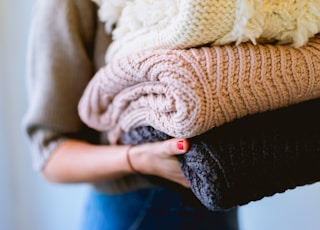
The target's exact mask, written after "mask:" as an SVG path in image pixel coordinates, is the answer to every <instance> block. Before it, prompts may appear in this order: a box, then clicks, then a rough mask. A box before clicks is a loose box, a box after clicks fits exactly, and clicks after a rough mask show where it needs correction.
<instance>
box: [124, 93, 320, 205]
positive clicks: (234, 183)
mask: <svg viewBox="0 0 320 230" xmlns="http://www.w3.org/2000/svg"><path fill="white" fill-rule="evenodd" d="M319 106H320V99H317V100H314V101H309V102H305V103H301V104H298V105H295V106H291V107H288V108H283V109H279V110H276V111H273V112H266V113H262V114H256V115H252V116H247V117H245V118H242V119H239V120H236V121H234V122H231V123H228V124H225V125H223V126H221V127H219V128H216V129H213V130H211V131H209V132H207V133H205V134H202V135H200V136H198V137H194V138H191V139H190V143H191V145H190V150H189V151H188V152H187V153H186V154H185V155H184V156H179V161H180V164H181V168H182V170H183V172H184V174H185V176H186V178H187V180H188V181H189V183H190V186H191V189H192V192H193V193H194V195H195V196H196V197H197V198H198V199H199V201H200V202H201V203H202V204H203V205H204V206H206V207H207V208H208V209H210V210H220V209H230V208H233V207H236V206H239V205H243V204H247V203H249V202H251V201H256V200H260V199H262V198H263V197H266V196H272V195H274V194H276V193H282V192H284V191H286V190H288V189H294V188H295V187H297V186H302V185H307V184H312V183H315V182H317V181H320V172H319V168H320V121H319V117H320V110H319ZM168 138H170V137H169V136H168V135H166V134H164V133H162V132H160V131H157V130H155V129H153V128H151V127H139V128H136V129H134V130H131V131H130V132H128V133H124V134H123V135H122V142H123V143H126V144H134V145H135V144H139V143H144V142H153V141H159V140H166V139H168ZM147 178H148V179H149V180H150V181H151V182H153V183H155V184H162V185H165V186H169V187H170V188H171V189H175V190H178V191H179V190H181V193H183V194H184V195H185V197H186V198H185V200H188V201H189V203H191V202H192V203H193V204H197V202H196V201H194V199H193V198H194V197H193V195H192V194H190V193H188V192H187V191H185V189H184V188H182V187H179V186H177V185H173V184H171V183H168V182H166V181H164V180H161V179H159V178H154V177H147Z"/></svg>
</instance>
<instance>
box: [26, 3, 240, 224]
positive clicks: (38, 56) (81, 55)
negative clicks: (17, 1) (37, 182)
mask: <svg viewBox="0 0 320 230" xmlns="http://www.w3.org/2000/svg"><path fill="white" fill-rule="evenodd" d="M34 7H35V8H34V11H33V18H32V24H31V28H30V37H29V44H28V57H27V77H28V82H27V86H28V92H29V101H30V103H29V106H28V110H27V112H26V114H25V117H24V121H23V123H24V128H25V130H26V133H27V135H28V140H29V143H30V148H31V149H32V155H33V162H34V167H35V169H36V170H38V171H39V172H40V173H41V174H42V175H43V176H44V178H45V179H46V180H48V181H50V182H54V183H90V184H92V185H93V186H92V188H93V189H92V191H91V192H90V194H89V197H88V202H87V206H86V208H85V210H84V215H83V222H82V224H81V228H82V229H85V230H95V229H96V230H98V229H112V230H118V229H119V230H120V229H164V228H166V229H224V230H229V229H230V230H231V229H238V226H237V210H236V209H232V210H230V211H226V212H212V211H209V210H207V209H206V208H205V207H203V206H201V205H191V204H190V205H189V204H188V202H185V200H184V198H183V195H182V194H180V193H178V192H176V191H174V190H172V189H169V188H166V187H164V186H157V185H153V184H152V183H150V182H149V181H148V180H147V179H146V178H145V177H144V176H143V175H142V174H144V175H153V176H157V177H161V178H164V179H166V180H170V181H172V182H174V183H176V184H179V185H181V186H182V187H184V188H188V187H189V184H188V182H187V181H186V179H185V177H184V175H183V173H182V171H181V168H180V166H179V162H178V160H177V157H176V156H178V155H180V154H184V153H185V152H186V151H187V150H188V148H189V142H188V140H186V139H176V138H173V139H170V140H166V141H161V142H155V143H146V144H141V145H137V146H132V147H131V146H128V145H119V146H118V145H109V144H108V143H107V141H106V138H105V135H104V133H99V132H96V131H94V130H91V129H89V128H88V127H86V126H85V125H84V124H83V123H82V122H81V120H80V119H79V116H78V113H77V103H78V101H79V98H80V97H81V94H82V92H83V90H84V88H85V86H86V85H87V83H88V82H89V81H90V79H91V78H92V76H93V75H94V73H95V72H96V71H97V70H98V69H99V68H100V67H101V66H102V65H104V53H105V50H106V49H107V47H108V44H110V42H111V39H110V37H108V36H107V35H106V34H105V32H104V28H103V25H102V24H101V23H100V22H99V21H98V20H97V7H96V5H95V4H94V3H93V2H91V1H85V0H48V1H40V0H39V1H36V3H35V6H34Z"/></svg>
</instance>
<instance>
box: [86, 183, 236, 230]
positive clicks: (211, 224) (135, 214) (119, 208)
mask: <svg viewBox="0 0 320 230" xmlns="http://www.w3.org/2000/svg"><path fill="white" fill-rule="evenodd" d="M237 224H238V221H237V210H236V209H234V210H231V211H225V212H223V211H222V212H213V211H208V210H207V209H206V208H205V207H202V206H198V207H188V206H185V205H183V204H182V202H181V197H180V195H179V194H177V193H174V192H172V191H170V190H167V189H164V188H161V187H154V188H148V189H141V190H137V191H133V192H128V193H124V194H119V195H107V194H101V193H98V192H96V191H91V192H90V194H89V197H88V203H87V206H86V209H85V212H84V216H83V221H82V226H81V229H82V230H102V229H103V230H149V229H150V230H158V229H159V230H179V229H183V230H185V229H195V230H206V229H212V230H236V229H238V225H237Z"/></svg>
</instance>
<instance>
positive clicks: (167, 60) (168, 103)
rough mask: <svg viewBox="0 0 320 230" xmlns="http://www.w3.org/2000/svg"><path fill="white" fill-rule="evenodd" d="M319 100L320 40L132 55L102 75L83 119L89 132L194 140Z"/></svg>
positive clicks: (90, 89)
mask: <svg viewBox="0 0 320 230" xmlns="http://www.w3.org/2000/svg"><path fill="white" fill-rule="evenodd" d="M319 97H320V37H315V38H313V39H311V40H310V41H309V42H308V44H307V45H306V46H304V47H301V48H294V47H292V46H281V45H261V44H258V45H252V44H250V43H242V44H239V45H238V46H234V45H226V46H216V47H201V48H198V49H196V48H192V49H186V50H154V51H143V52H140V53H134V54H132V55H129V56H127V57H124V58H121V59H118V60H115V61H114V62H111V63H109V64H108V65H106V66H105V67H103V68H102V69H100V70H99V71H98V72H97V73H96V75H95V76H94V77H93V79H92V80H91V82H90V83H89V84H88V86H87V88H86V90H85V92H84V94H83V96H82V98H81V100H80V102H79V106H78V109H79V115H80V117H81V119H82V120H83V121H84V123H86V124H87V125H88V126H90V127H92V128H94V129H97V130H103V131H105V130H108V131H109V139H110V141H111V142H112V143H115V142H116V141H117V140H118V138H119V136H120V134H121V132H122V131H128V130H130V129H132V128H135V127H138V126H147V125H148V126H149V125H150V126H152V127H154V128H155V129H158V130H160V131H162V132H165V133H167V134H169V135H170V136H173V137H180V138H189V137H192V136H195V135H199V134H201V133H204V132H206V131H208V130H210V129H212V128H214V127H217V126H220V125H222V124H224V123H226V122H230V121H232V120H234V119H236V118H240V117H244V116H246V115H248V114H254V113H259V112H264V111H268V110H274V109H277V108H281V107H285V106H287V105H290V104H294V103H298V102H302V101H306V100H309V99H313V98H319Z"/></svg>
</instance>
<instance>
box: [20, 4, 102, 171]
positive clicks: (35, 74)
mask: <svg viewBox="0 0 320 230" xmlns="http://www.w3.org/2000/svg"><path fill="white" fill-rule="evenodd" d="M33 10H34V11H33V15H32V22H31V27H30V34H29V43H28V51H27V55H28V56H27V74H26V75H27V89H28V97H29V105H28V109H27V111H26V114H25V116H24V119H23V128H24V130H25V131H26V133H27V137H28V140H29V143H30V145H31V150H32V155H33V156H34V157H33V162H34V164H35V167H36V168H38V169H40V168H42V167H43V165H44V164H45V162H46V161H47V159H48V158H49V156H50V154H51V152H52V151H53V149H55V147H56V146H57V145H58V144H59V143H61V141H63V139H64V138H66V136H69V134H72V135H73V134H75V133H79V132H81V131H82V130H83V129H84V128H83V124H82V122H81V121H80V119H79V116H78V113H77V104H78V100H79V98H80V96H81V94H82V92H83V89H84V88H85V86H86V85H87V83H88V81H89V80H90V79H91V77H92V75H93V69H94V67H93V64H92V59H93V42H94V38H95V31H96V24H97V23H96V8H95V5H94V4H93V3H92V2H91V1H82V0H46V1H42V0H38V1H36V3H35V6H34V9H33Z"/></svg>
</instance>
